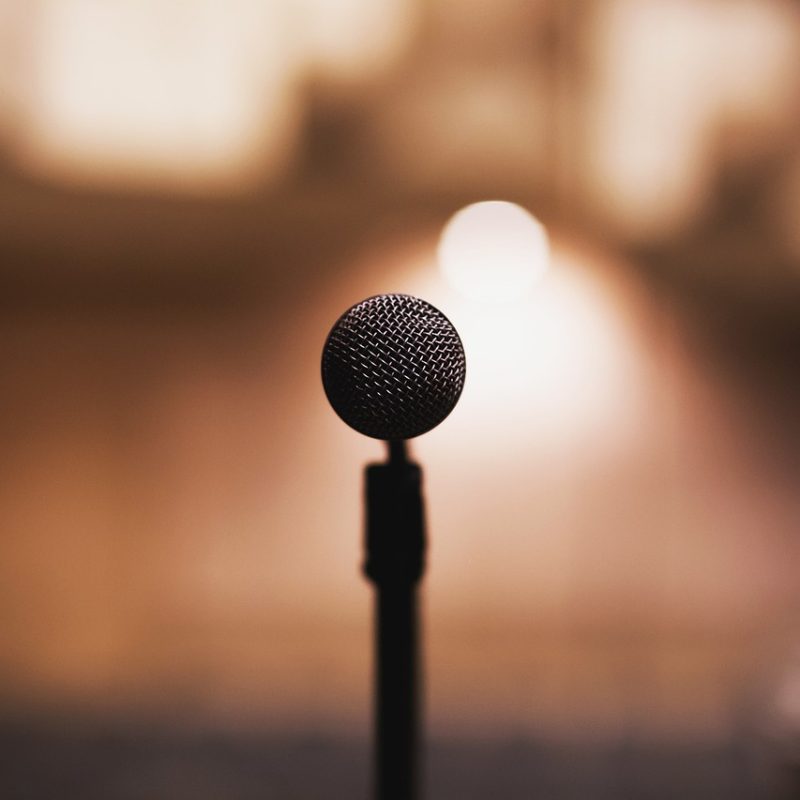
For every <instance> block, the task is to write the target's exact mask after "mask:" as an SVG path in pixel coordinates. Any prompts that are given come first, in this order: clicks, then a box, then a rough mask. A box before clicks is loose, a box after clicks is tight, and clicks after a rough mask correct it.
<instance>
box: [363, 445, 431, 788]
mask: <svg viewBox="0 0 800 800" xmlns="http://www.w3.org/2000/svg"><path fill="white" fill-rule="evenodd" d="M389 451H390V456H389V461H388V462H387V463H385V464H372V465H370V466H368V467H367V470H366V494H367V498H366V499H367V536H366V562H365V564H364V572H365V574H366V575H367V577H368V578H369V580H370V581H372V583H373V584H374V585H375V589H376V628H375V777H374V781H375V798H376V800H415V799H416V798H417V796H418V780H419V774H418V766H419V696H418V677H419V675H418V673H419V662H418V648H417V645H418V641H417V640H418V636H417V621H418V610H417V585H418V583H419V580H420V578H421V577H422V573H423V571H424V566H425V563H424V559H425V530H424V520H423V505H422V492H421V475H422V473H421V470H420V468H419V466H417V465H416V464H413V463H411V462H409V461H408V460H407V458H406V453H405V446H404V443H403V442H390V443H389Z"/></svg>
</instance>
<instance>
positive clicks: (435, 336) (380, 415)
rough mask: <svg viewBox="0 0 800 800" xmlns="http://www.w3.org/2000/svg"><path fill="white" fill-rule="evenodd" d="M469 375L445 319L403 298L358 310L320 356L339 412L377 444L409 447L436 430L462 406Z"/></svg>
mask: <svg viewBox="0 0 800 800" xmlns="http://www.w3.org/2000/svg"><path fill="white" fill-rule="evenodd" d="M465 370H466V362H465V360H464V348H463V347H462V345H461V340H460V339H459V338H458V333H456V329H455V328H454V327H453V326H452V324H451V323H450V321H449V320H448V319H447V317H445V316H444V314H442V313H441V311H438V310H437V309H436V308H434V307H433V306H432V305H430V303H426V302H425V301H424V300H419V299H418V298H416V297H410V296H409V295H403V294H383V295H378V296H377V297H370V298H368V299H367V300H364V301H362V302H361V303H358V304H357V305H354V306H353V307H352V308H351V309H349V310H348V311H346V312H345V313H344V314H343V315H342V316H341V317H340V318H339V320H338V321H337V323H336V324H335V325H334V326H333V329H332V330H331V332H330V334H329V335H328V340H327V342H326V343H325V348H324V350H323V352H322V383H323V386H324V387H325V393H326V394H327V395H328V400H330V403H331V405H332V406H333V408H334V410H335V411H336V413H337V414H338V415H339V416H340V417H341V418H342V419H343V420H344V421H345V422H346V423H347V424H348V425H350V427H352V428H355V429H356V430H357V431H358V432H359V433H363V434H365V435H366V436H372V437H373V438H375V439H411V438H413V437H414V436H419V435H420V434H422V433H425V432H426V431H429V430H430V429H431V428H434V427H435V426H436V425H438V424H439V423H440V422H441V421H442V420H443V419H444V418H445V417H446V416H447V415H448V414H449V413H450V412H451V411H452V410H453V407H454V406H455V404H456V402H457V401H458V398H459V396H460V394H461V389H462V388H463V386H464V374H465Z"/></svg>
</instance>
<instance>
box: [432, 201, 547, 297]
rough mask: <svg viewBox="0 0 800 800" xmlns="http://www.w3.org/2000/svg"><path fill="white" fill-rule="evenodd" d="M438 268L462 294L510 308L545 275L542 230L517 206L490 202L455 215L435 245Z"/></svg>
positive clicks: (472, 206) (501, 202) (462, 210)
mask: <svg viewBox="0 0 800 800" xmlns="http://www.w3.org/2000/svg"><path fill="white" fill-rule="evenodd" d="M438 252H439V264H440V266H441V268H442V270H443V271H444V273H445V275H446V276H447V278H448V280H449V281H450V282H451V283H452V284H453V286H455V287H456V288H457V289H458V290H459V291H460V292H462V293H463V294H465V295H466V296H468V297H471V298H474V299H477V300H486V301H490V302H508V301H511V300H515V299H518V298H520V297H522V296H524V295H525V293H526V292H527V291H528V289H530V287H531V286H532V284H533V283H534V282H535V281H536V279H537V278H538V277H540V276H541V275H543V274H544V272H545V271H546V270H547V265H548V260H549V245H548V239H547V233H546V231H545V229H544V226H543V225H542V224H541V223H540V222H539V221H538V220H537V219H536V218H535V217H533V216H532V215H531V214H530V213H528V212H527V211H526V210H525V209H524V208H522V207H520V206H518V205H516V204H515V203H508V202H505V201H502V200H490V201H486V202H482V203H473V204H472V205H469V206H467V207H466V208H463V209H461V211H459V212H458V213H456V214H455V215H454V216H453V217H452V218H451V219H450V221H449V222H448V223H447V225H446V226H445V228H444V230H443V231H442V236H441V239H440V241H439V251H438Z"/></svg>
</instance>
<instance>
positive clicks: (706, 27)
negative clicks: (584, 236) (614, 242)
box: [585, 0, 800, 239]
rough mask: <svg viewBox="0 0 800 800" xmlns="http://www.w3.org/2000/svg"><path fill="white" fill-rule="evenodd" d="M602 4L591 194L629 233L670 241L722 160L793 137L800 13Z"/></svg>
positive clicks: (632, 0) (622, 0)
mask: <svg viewBox="0 0 800 800" xmlns="http://www.w3.org/2000/svg"><path fill="white" fill-rule="evenodd" d="M601 5H602V8H601V9H600V11H601V15H600V18H599V24H597V26H596V27H595V34H594V36H595V47H596V50H595V53H594V64H593V69H592V71H591V74H592V76H593V77H592V85H591V87H590V93H589V94H590V97H591V98H592V99H591V100H590V102H589V108H588V112H589V113H588V125H587V127H586V131H587V136H588V139H587V140H586V148H587V150H586V154H587V158H588V162H587V169H586V171H585V175H586V178H587V179H588V181H589V186H588V187H587V189H588V191H589V193H590V194H591V195H593V200H594V204H595V206H596V208H597V209H598V211H599V212H600V213H601V214H602V216H603V218H604V221H605V222H607V223H609V224H611V225H613V226H614V227H615V228H617V229H618V231H619V232H622V233H624V234H625V235H626V236H629V237H631V238H635V239H647V238H651V237H665V236H669V235H674V234H675V233H676V232H677V231H680V230H681V229H682V228H684V227H685V226H686V225H688V224H690V222H691V220H692V219H694V218H695V217H696V215H697V214H698V213H699V212H700V210H701V209H702V208H703V206H704V205H705V204H707V202H708V201H709V198H710V196H711V194H712V193H713V191H714V188H715V187H714V181H715V178H716V176H717V174H718V161H719V160H720V159H721V158H722V159H725V158H734V159H743V160H746V159H748V158H752V157H753V155H754V154H758V149H759V148H763V147H764V145H765V143H768V142H773V141H774V140H775V137H776V136H777V135H780V133H781V131H783V132H784V135H789V134H788V133H787V132H788V131H790V130H791V129H792V128H791V126H792V125H794V116H793V115H794V108H795V103H794V99H793V98H794V97H795V96H796V93H797V86H798V82H797V77H796V76H797V74H798V56H797V53H798V42H800V17H798V15H797V14H796V11H795V10H794V9H793V8H792V6H791V4H788V3H776V2H764V1H763V0H736V2H730V3H717V2H698V0H649V2H646V3H643V2H641V0H615V2H613V3H612V2H609V3H607V4H601ZM598 8H600V6H598Z"/></svg>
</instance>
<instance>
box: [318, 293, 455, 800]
mask: <svg viewBox="0 0 800 800" xmlns="http://www.w3.org/2000/svg"><path fill="white" fill-rule="evenodd" d="M465 372H466V361H465V358H464V348H463V346H462V344H461V339H460V338H459V336H458V333H457V332H456V329H455V328H454V327H453V325H452V324H451V323H450V321H449V320H448V319H447V317H445V316H444V314H442V312H441V311H439V310H438V309H436V308H434V307H433V306H432V305H431V304H430V303H427V302H425V301H424V300H420V299H419V298H416V297H411V296H409V295H403V294H384V295H378V296H376V297H369V298H367V299H366V300H363V301H362V302H360V303H357V304H356V305H354V306H352V308H350V309H348V310H347V311H346V312H345V313H344V314H342V316H341V317H340V318H339V319H338V320H337V322H336V323H335V325H334V326H333V328H332V329H331V331H330V333H329V334H328V338H327V340H326V342H325V347H324V349H323V352H322V384H323V387H324V389H325V394H326V395H327V397H328V400H329V401H330V403H331V405H332V406H333V409H334V411H336V413H337V414H338V415H339V416H340V417H341V418H342V419H343V420H344V421H345V422H346V423H347V424H348V425H349V426H350V427H351V428H354V429H355V430H357V431H358V432H359V433H362V434H364V435H365V436H371V437H373V438H375V439H383V440H385V441H386V442H387V443H388V445H389V459H388V461H387V462H386V463H383V464H372V465H370V466H368V467H367V468H366V473H365V496H366V497H365V499H366V537H365V538H366V541H365V550H366V558H365V562H364V573H365V575H366V577H367V578H368V579H369V580H370V581H371V582H372V584H373V585H374V587H375V679H374V683H375V774H374V782H375V798H376V800H415V799H416V798H417V795H418V788H419V786H418V784H419V753H420V746H419V738H420V736H419V730H420V722H419V718H420V713H419V712H420V701H419V683H420V681H419V673H420V669H419V632H418V627H419V626H418V620H419V609H418V593H417V588H418V584H419V581H420V579H421V578H422V574H423V572H424V569H425V549H426V541H425V525H424V512H423V502H422V471H421V469H420V468H419V466H418V465H417V464H414V463H411V462H410V461H409V460H408V459H407V457H406V447H405V440H406V439H412V438H414V437H415V436H420V435H421V434H423V433H426V432H427V431H429V430H431V429H432V428H434V427H435V426H436V425H438V424H439V423H440V422H441V421H442V420H443V419H444V418H445V417H446V416H447V415H448V414H449V413H450V412H451V411H452V410H453V407H454V406H455V404H456V403H457V402H458V399H459V397H460V395H461V390H462V389H463V386H464V377H465Z"/></svg>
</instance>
